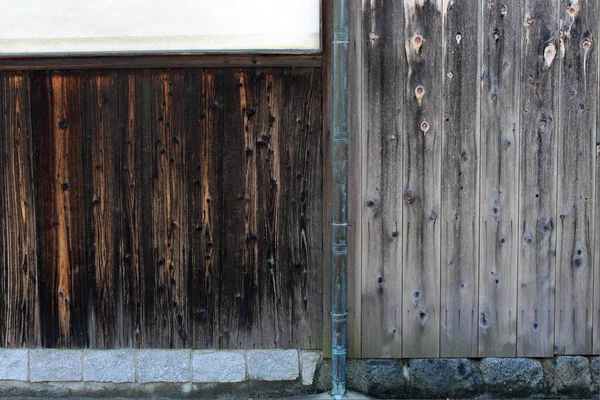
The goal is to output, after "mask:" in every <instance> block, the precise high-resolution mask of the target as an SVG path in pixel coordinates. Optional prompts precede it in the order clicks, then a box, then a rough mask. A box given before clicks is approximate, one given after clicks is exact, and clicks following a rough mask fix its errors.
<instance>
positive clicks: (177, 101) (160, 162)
mask: <svg viewBox="0 0 600 400" xmlns="http://www.w3.org/2000/svg"><path fill="white" fill-rule="evenodd" d="M183 78H184V77H183V73H182V71H181V70H171V71H165V72H158V71H155V72H154V73H153V75H152V102H153V103H152V117H153V126H152V129H153V139H154V143H153V167H154V175H153V183H152V196H153V200H152V201H153V207H152V227H153V230H154V235H153V241H152V243H153V251H154V268H155V282H154V284H155V285H156V300H155V308H154V313H155V314H154V315H155V318H156V319H155V324H154V329H153V339H154V341H155V343H156V345H157V346H160V347H162V348H185V347H186V344H187V340H188V336H189V332H188V331H189V321H188V317H189V314H188V308H187V307H188V298H187V294H188V290H187V285H188V279H187V278H188V276H187V275H186V274H185V268H186V266H187V265H186V264H187V261H186V256H187V254H186V246H187V240H188V237H189V234H188V227H189V225H188V224H187V221H188V215H187V202H186V200H187V198H188V189H189V187H190V186H192V185H193V183H192V182H188V179H186V165H187V164H186V152H185V148H186V145H187V142H186V140H187V139H188V135H187V132H186V131H185V126H184V124H185V121H184V120H183V109H184V104H183V103H184V93H185V88H184V79H183Z"/></svg>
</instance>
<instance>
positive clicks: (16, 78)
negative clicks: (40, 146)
mask: <svg viewBox="0 0 600 400" xmlns="http://www.w3.org/2000/svg"><path fill="white" fill-rule="evenodd" d="M29 90H30V79H29V74H28V73H3V74H1V75H0V132H1V137H0V154H2V162H1V163H0V176H1V177H2V178H1V180H0V182H1V187H0V221H1V222H0V227H2V234H1V240H0V254H2V258H1V259H0V282H2V284H1V286H0V287H1V289H0V291H1V293H0V320H1V321H2V329H1V330H0V344H1V346H2V347H37V346H39V345H40V343H39V328H40V326H39V299H38V287H37V280H38V271H37V246H36V213H35V195H34V185H33V142H32V127H31V117H32V115H31V107H30V94H29Z"/></svg>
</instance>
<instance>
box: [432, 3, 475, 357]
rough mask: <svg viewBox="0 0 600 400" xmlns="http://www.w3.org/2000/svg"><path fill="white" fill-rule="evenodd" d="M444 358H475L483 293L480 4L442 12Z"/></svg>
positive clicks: (455, 6) (459, 5) (452, 5)
mask: <svg viewBox="0 0 600 400" xmlns="http://www.w3.org/2000/svg"><path fill="white" fill-rule="evenodd" d="M444 12H445V13H446V16H445V19H444V44H443V45H444V69H443V71H442V79H443V82H444V86H443V96H444V98H443V105H444V106H443V116H444V122H443V123H442V129H443V138H442V140H443V143H442V148H443V150H442V157H443V159H442V199H443V201H442V213H441V214H442V216H441V217H442V228H441V229H442V249H441V253H442V254H441V289H442V290H441V315H440V318H441V325H440V330H441V332H440V355H441V356H442V357H476V356H477V340H478V338H477V336H478V317H477V315H478V307H477V304H478V301H479V299H478V291H479V282H478V280H479V279H478V278H479V251H478V244H479V164H480V160H479V136H480V131H479V120H478V116H479V112H478V111H479V104H480V100H479V96H478V95H477V87H478V84H479V76H478V75H479V74H478V64H479V63H478V59H479V57H478V56H479V54H478V45H477V43H478V37H479V29H478V28H479V27H478V21H479V20H480V15H479V14H480V13H479V7H473V3H472V2H471V1H469V0H466V1H465V0H463V1H455V2H453V3H450V4H449V5H448V8H447V9H446V10H444Z"/></svg>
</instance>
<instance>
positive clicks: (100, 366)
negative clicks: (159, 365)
mask: <svg viewBox="0 0 600 400" xmlns="http://www.w3.org/2000/svg"><path fill="white" fill-rule="evenodd" d="M83 380H84V381H86V382H113V383H124V382H135V350H133V349H123V350H85V351H84V353H83Z"/></svg>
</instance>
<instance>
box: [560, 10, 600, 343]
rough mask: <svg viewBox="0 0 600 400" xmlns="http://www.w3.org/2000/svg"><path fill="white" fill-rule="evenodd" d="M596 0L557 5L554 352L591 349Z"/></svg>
mask: <svg viewBox="0 0 600 400" xmlns="http://www.w3.org/2000/svg"><path fill="white" fill-rule="evenodd" d="M599 12H600V9H599V8H598V2H596V1H593V0H587V1H586V0H581V1H577V2H571V3H570V4H569V5H568V6H567V7H564V8H563V9H562V10H561V17H560V18H561V24H560V29H561V35H560V36H561V37H560V41H561V42H560V49H559V55H560V56H561V57H560V58H559V59H560V62H561V67H562V70H561V79H560V100H559V102H560V118H559V121H560V122H559V124H560V129H559V135H558V138H557V143H558V149H559V151H558V200H557V201H558V212H559V218H560V221H558V223H557V235H556V236H557V242H558V244H557V254H556V262H557V266H556V268H557V271H556V329H555V343H554V346H555V353H557V354H590V353H591V352H592V347H593V346H592V339H593V338H592V315H593V290H594V287H593V285H594V281H596V282H598V277H597V276H596V277H594V276H593V272H594V265H593V255H594V250H593V246H594V226H593V223H594V215H595V210H594V179H595V178H594V170H595V158H596V157H597V154H596V152H597V150H596V138H597V136H596V135H597V134H596V129H597V126H596V118H597V115H596V112H597V102H598V54H597V46H598V43H597V41H598V13H599Z"/></svg>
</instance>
